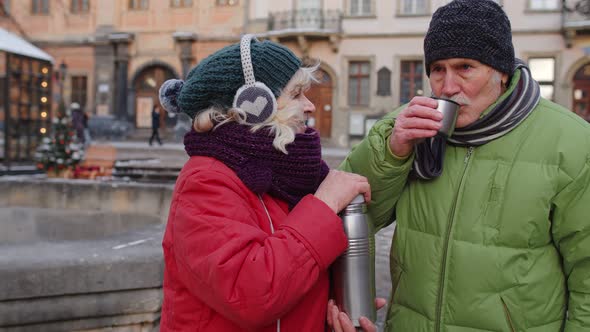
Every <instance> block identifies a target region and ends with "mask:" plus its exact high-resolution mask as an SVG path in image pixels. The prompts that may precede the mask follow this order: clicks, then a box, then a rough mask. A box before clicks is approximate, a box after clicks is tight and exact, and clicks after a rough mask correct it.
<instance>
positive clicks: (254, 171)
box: [184, 122, 329, 209]
mask: <svg viewBox="0 0 590 332" xmlns="http://www.w3.org/2000/svg"><path fill="white" fill-rule="evenodd" d="M273 139H274V135H272V134H270V132H269V130H268V129H265V128H263V129H260V130H258V131H256V132H255V133H252V132H251V131H250V127H248V126H244V125H240V124H237V123H235V122H234V123H227V124H224V125H221V126H219V127H217V128H216V129H214V130H212V131H210V132H207V133H197V132H196V131H195V130H194V129H193V130H191V131H190V132H188V133H187V134H186V135H185V136H184V149H185V150H186V152H187V153H188V155H189V156H206V157H213V158H215V159H217V160H219V161H221V162H223V163H224V164H225V165H226V166H228V167H229V168H231V169H232V170H233V171H234V172H236V174H237V175H238V177H239V178H240V180H242V182H243V183H244V184H245V185H246V186H247V187H248V188H249V189H250V190H252V191H253V192H254V193H256V194H263V193H269V194H270V195H271V196H274V197H276V198H279V199H282V200H284V201H286V202H287V203H289V208H290V209H291V208H292V207H294V206H295V205H296V204H297V203H298V202H299V201H300V200H301V199H302V198H303V196H305V195H307V194H313V193H314V192H315V191H316V189H317V188H318V186H319V185H320V183H321V182H322V181H323V180H324V178H325V177H326V175H328V171H329V168H328V165H327V164H326V163H325V162H324V161H323V160H322V155H321V145H320V136H319V135H318V133H317V132H316V131H315V130H313V129H311V128H308V129H307V130H306V131H305V133H303V134H297V135H295V141H294V142H293V143H291V144H289V145H287V151H288V152H289V154H284V153H282V152H281V151H279V150H277V149H275V147H274V146H273V145H272V141H273Z"/></svg>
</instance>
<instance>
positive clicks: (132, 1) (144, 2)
mask: <svg viewBox="0 0 590 332" xmlns="http://www.w3.org/2000/svg"><path fill="white" fill-rule="evenodd" d="M129 9H133V10H141V9H148V0H129Z"/></svg>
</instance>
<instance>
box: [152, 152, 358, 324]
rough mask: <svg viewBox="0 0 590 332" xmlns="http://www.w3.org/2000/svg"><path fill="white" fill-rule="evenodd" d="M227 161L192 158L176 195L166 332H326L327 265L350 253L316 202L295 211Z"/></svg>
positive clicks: (337, 225) (168, 240) (306, 201)
mask: <svg viewBox="0 0 590 332" xmlns="http://www.w3.org/2000/svg"><path fill="white" fill-rule="evenodd" d="M262 200H263V201H264V205H265V206H266V208H267V209H268V213H269V214H270V217H271V219H272V224H273V227H274V234H273V233H272V230H271V226H270V222H269V218H268V216H267V214H266V212H265V208H264V206H263V204H262V202H261V201H260V199H259V197H258V196H257V195H256V194H254V193H253V192H252V191H250V190H249V189H248V188H247V187H246V186H245V185H244V184H243V183H242V181H240V179H239V178H238V177H237V176H236V174H235V173H234V172H233V171H232V170H231V169H230V168H228V167H227V166H225V165H224V164H223V163H221V162H220V161H218V160H216V159H213V158H207V157H191V158H190V160H189V161H188V162H187V163H186V165H185V166H184V168H183V170H182V171H181V172H180V175H179V177H178V180H177V182H176V188H175V190H174V196H173V199H172V204H171V206H170V215H169V217H168V224H167V227H166V233H165V235H164V241H163V247H164V258H165V262H166V269H165V275H164V304H163V307H162V320H161V326H160V328H161V331H163V332H165V331H214V332H223V331H263V332H266V331H268V332H271V331H273V332H274V331H277V320H278V319H279V318H280V331H281V332H291V331H293V332H294V331H297V332H301V331H324V329H325V320H326V306H327V302H328V290H329V280H328V271H327V269H328V266H329V265H330V264H331V263H332V262H333V261H334V260H335V259H336V258H337V257H338V255H340V254H341V253H342V252H343V251H344V250H345V249H346V246H347V239H346V235H345V234H344V231H343V228H342V223H341V221H340V219H339V218H338V216H337V215H336V214H335V213H334V212H333V211H332V210H331V209H330V208H329V207H328V206H327V205H325V204H324V203H323V202H322V201H320V200H318V199H317V198H315V196H313V195H308V196H306V197H304V198H303V199H302V200H301V201H300V202H299V204H297V206H295V208H293V210H292V211H291V212H290V213H289V211H288V208H287V204H286V203H285V202H283V201H281V200H278V199H276V198H274V197H271V196H269V195H263V196H262Z"/></svg>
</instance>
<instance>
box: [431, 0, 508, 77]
mask: <svg viewBox="0 0 590 332" xmlns="http://www.w3.org/2000/svg"><path fill="white" fill-rule="evenodd" d="M450 58H467V59H474V60H477V61H479V62H481V63H484V64H486V65H488V66H490V67H492V68H494V69H496V70H498V71H500V72H501V73H505V74H508V75H511V74H512V71H513V70H514V46H513V45H512V32H511V28H510V21H509V20H508V17H507V16H506V13H504V10H502V7H500V5H498V4H497V3H495V2H494V1H492V0H454V1H452V2H450V3H449V4H447V5H445V6H442V7H440V8H439V9H438V10H437V11H436V12H435V13H434V15H432V20H431V21H430V26H429V27H428V32H427V33H426V37H425V38H424V62H425V66H426V74H427V75H428V76H430V64H431V63H432V62H434V61H437V60H444V59H450Z"/></svg>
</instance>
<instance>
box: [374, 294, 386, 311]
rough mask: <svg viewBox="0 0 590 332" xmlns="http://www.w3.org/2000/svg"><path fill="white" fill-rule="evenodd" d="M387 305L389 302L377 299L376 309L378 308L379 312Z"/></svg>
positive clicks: (380, 298)
mask: <svg viewBox="0 0 590 332" xmlns="http://www.w3.org/2000/svg"><path fill="white" fill-rule="evenodd" d="M386 304H387V300H386V299H384V298H382V297H378V298H376V299H375V307H376V308H377V310H379V309H381V308H383V307H384V306H385V305H386Z"/></svg>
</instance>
